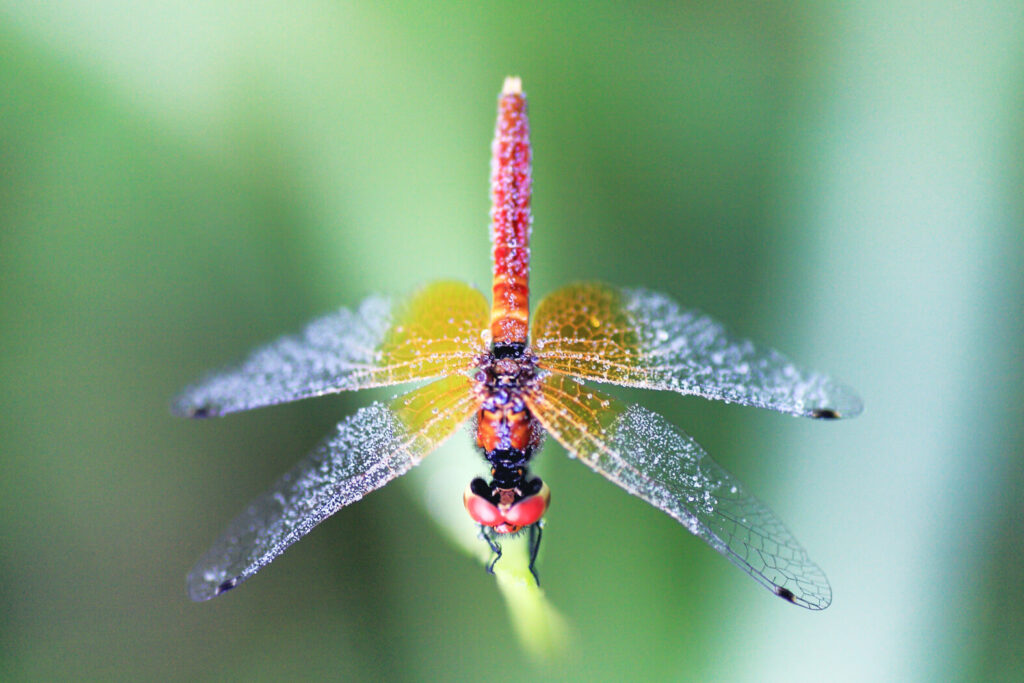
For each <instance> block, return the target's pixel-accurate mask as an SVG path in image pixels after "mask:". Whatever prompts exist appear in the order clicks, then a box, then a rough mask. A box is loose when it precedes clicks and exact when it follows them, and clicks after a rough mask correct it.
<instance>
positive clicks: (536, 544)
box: [530, 520, 544, 587]
mask: <svg viewBox="0 0 1024 683" xmlns="http://www.w3.org/2000/svg"><path fill="white" fill-rule="evenodd" d="M543 526H544V522H543V520H538V521H537V522H534V523H533V524H531V525H530V573H531V574H533V580H534V581H536V582H537V586H538V587H540V576H539V575H538V574H537V554H538V553H539V552H540V539H541V535H542V533H543Z"/></svg>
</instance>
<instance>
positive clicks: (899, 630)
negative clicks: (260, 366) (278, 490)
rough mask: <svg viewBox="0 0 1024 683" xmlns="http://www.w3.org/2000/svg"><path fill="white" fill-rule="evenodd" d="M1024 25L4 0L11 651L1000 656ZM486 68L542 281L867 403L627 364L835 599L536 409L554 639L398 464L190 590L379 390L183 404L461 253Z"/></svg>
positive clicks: (37, 674) (71, 669)
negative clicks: (551, 429) (507, 125)
mask: <svg viewBox="0 0 1024 683" xmlns="http://www.w3.org/2000/svg"><path fill="white" fill-rule="evenodd" d="M1022 35H1024V5H1022V4H1021V3H1020V2H1019V1H1012V0H1011V1H1005V2H991V3H962V4H961V3H948V4H947V3H942V4H936V3H927V2H896V3H893V2H883V1H867V2H859V3H843V2H831V3H802V2H795V3H713V4H710V5H709V4H708V3H649V4H646V5H635V4H631V3H617V2H597V1H592V2H588V3H553V2H523V3H516V4H514V5H512V4H491V3H470V2H466V3H454V2H436V3H416V2H405V3H377V2H360V3H332V2H327V1H324V0H321V1H315V0H314V1H310V2H307V1H300V2H294V1H293V2H267V3H248V2H165V1H157V2H149V3H136V2H127V1H123V0H122V1H118V0H92V1H90V2H51V3H26V2H10V1H6V0H4V1H3V2H0V288H2V289H0V335H2V337H0V339H2V342H0V344H2V346H0V373H2V374H0V378H2V379H0V382H2V385H0V386H2V388H3V398H2V403H0V406H2V409H0V449H2V463H3V477H2V481H0V491H2V494H0V607H2V611H0V678H4V679H8V680H10V679H25V680H30V679H51V680H56V679H63V678H68V677H75V678H89V679H98V678H103V679H113V678H129V679H135V680H143V679H151V678H157V679H195V678H242V677H251V678H266V679H284V678H306V679H312V678H345V679H352V680H358V679H368V680H373V679H387V680H432V679H439V680H481V679H485V678H497V677H506V676H508V675H512V676H515V677H528V678H530V679H534V680H536V679H541V680H544V679H548V678H550V679H553V680H554V679H575V680H590V681H601V680H609V681H612V680H626V679H632V680H636V679H641V680H756V681H764V680H825V679H827V680H872V681H879V680H900V681H908V680H924V681H931V680H940V679H959V680H972V679H973V680H978V679H988V680H1000V679H1002V680H1019V677H1020V676H1021V675H1022V651H1024V647H1022V637H1024V581H1022V568H1024V542H1022V540H1021V539H1022V537H1024V521H1022V511H1024V473H1022V467H1021V459H1022V454H1024V433H1022V424H1024V411H1022V407H1021V406H1022V399H1024V389H1022V386H1024V382H1022V380H1024V377H1022V367H1024V354H1022V341H1021V340H1022V335H1024V312H1022V311H1024V306H1022V289H1024V288H1022V279H1024V278H1022V268H1021V263H1022V262H1024V248H1022V237H1024V234H1022V233H1024V231H1022V221H1024V192H1022V181H1024V163H1022V158H1024V157H1022V154H1024V116H1022V112H1024V42H1022V41H1021V36H1022ZM509 73H517V74H520V75H521V76H522V77H523V79H524V82H525V87H526V90H527V92H528V94H529V96H530V101H531V117H532V126H533V141H534V145H535V204H534V206H535V212H536V222H535V230H534V235H533V253H534V258H533V269H534V270H533V273H534V274H533V281H532V284H533V291H534V292H536V293H538V294H540V293H543V292H546V291H550V290H552V289H553V288H555V287H557V286H559V285H561V284H564V283H567V282H570V281H573V280H577V279H587V278H591V279H592V278H600V279H602V280H607V281H610V282H613V283H618V284H624V285H644V286H647V287H651V288H655V289H660V290H662V291H665V292H667V293H669V294H671V295H672V296H674V297H675V298H676V299H677V300H679V301H681V302H684V303H685V304H687V305H691V306H697V307H700V308H702V309H704V310H705V311H708V312H711V313H713V314H714V315H715V316H716V317H717V318H719V319H721V320H724V321H727V322H728V323H729V324H730V325H731V327H732V328H733V329H734V330H736V331H738V332H740V333H742V334H744V335H746V336H750V337H753V338H755V339H758V340H760V341H762V342H764V343H767V344H770V345H772V346H775V347H777V348H779V349H782V350H784V351H785V352H786V353H788V354H789V355H790V356H792V357H793V358H795V359H798V360H799V361H800V362H802V363H805V364H808V365H810V366H812V367H816V368H820V369H823V370H826V371H828V372H830V373H832V374H834V375H835V376H837V377H839V378H841V379H843V380H844V381H846V382H847V383H849V384H850V385H852V386H854V387H856V388H857V389H858V391H859V392H860V393H861V395H862V397H863V398H864V401H865V405H866V410H865V413H864V414H863V415H862V416H861V417H859V418H858V419H856V420H851V421H846V422H838V423H836V422H832V423H817V422H813V421H801V420H796V419H792V418H788V417H785V416H781V415H777V414H770V413H765V412H761V411H757V410H753V409H745V408H740V407H736V406H726V405H719V404H712V403H708V402H705V401H702V400H699V399H695V398H687V397H679V396H666V395H649V396H644V395H641V394H639V393H638V394H635V395H634V394H629V393H627V394H626V395H627V396H628V397H630V398H635V399H637V400H643V401H644V402H645V405H647V406H649V407H651V408H653V409H655V410H658V411H660V412H662V413H663V414H665V415H667V416H668V417H669V418H670V419H671V420H672V421H673V422H675V423H676V424H678V425H679V426H681V427H682V428H684V429H685V430H687V431H688V432H689V433H690V434H692V435H693V436H695V437H696V438H697V439H698V440H699V441H700V442H701V443H702V444H704V446H705V447H706V448H707V449H708V451H709V452H710V453H711V454H712V455H713V456H714V457H715V458H716V459H717V460H718V461H719V462H721V463H722V464H723V465H724V466H725V467H727V468H728V469H730V470H731V471H733V472H734V473H735V474H736V475H737V476H738V477H739V478H740V479H741V480H742V481H744V482H745V483H746V484H747V485H748V487H749V488H750V489H751V490H752V491H753V492H754V493H755V494H756V495H758V496H759V497H761V498H762V499H764V500H766V501H767V502H768V503H769V504H770V505H771V506H772V507H773V508H774V509H775V510H776V511H777V512H778V513H779V515H780V516H781V517H782V519H784V520H786V521H787V522H788V524H789V526H790V528H791V529H792V531H793V532H794V534H795V535H796V536H797V537H798V538H799V539H800V540H801V541H802V543H803V544H804V545H805V547H806V548H807V549H808V550H809V552H810V554H811V556H812V557H813V558H815V559H816V560H817V562H818V563H819V564H820V565H821V566H822V567H823V568H824V569H825V571H826V573H827V574H828V576H829V578H830V579H831V582H832V586H833V590H834V595H835V600H834V603H833V605H832V607H831V608H829V609H828V610H827V611H825V612H823V613H810V612H807V611H805V610H801V609H798V608H795V607H792V606H790V605H788V604H786V603H784V602H783V601H781V600H778V599H775V598H773V597H772V596H771V595H770V594H769V593H767V592H766V591H764V590H763V589H762V588H761V587H759V586H758V585H757V584H756V583H755V582H754V581H752V580H751V579H750V578H748V577H747V576H745V575H744V574H743V573H742V572H740V571H738V570H736V569H735V568H733V567H732V566H731V565H730V564H729V563H728V562H727V561H726V560H725V559H724V558H722V557H720V556H719V555H718V554H717V553H715V552H713V551H712V550H710V549H709V548H708V547H707V546H706V545H705V544H703V543H702V542H700V541H699V540H697V539H695V538H693V537H691V536H689V535H688V534H687V533H686V532H685V531H684V530H683V529H682V528H681V527H680V526H679V525H678V524H676V523H674V522H673V521H672V520H671V519H669V518H668V517H666V516H665V515H662V514H661V513H659V512H657V511H656V510H654V509H653V508H650V507H649V506H647V505H646V504H644V503H642V502H641V501H639V500H638V499H633V498H631V497H629V496H627V495H625V494H624V493H623V492H622V491H620V490H619V489H618V488H616V487H614V486H612V485H610V484H608V483H606V482H605V481H604V480H602V479H601V478H600V477H598V476H596V475H594V474H592V473H591V472H590V471H589V470H587V469H586V468H585V467H582V466H580V465H579V464H578V463H575V462H571V461H569V460H568V459H566V458H565V457H564V454H563V452H562V451H561V449H560V448H559V447H558V446H557V444H554V443H550V444H548V446H547V448H546V449H545V451H544V453H543V455H542V456H541V458H540V460H542V461H543V465H542V466H543V470H542V473H543V474H544V476H545V477H546V478H547V479H548V480H549V481H550V482H551V486H552V489H553V490H554V491H555V499H554V503H553V508H552V510H551V513H550V515H549V518H548V527H547V530H546V534H545V549H544V554H543V557H542V562H541V567H540V569H541V573H542V577H543V579H544V588H545V590H546V592H547V595H548V597H549V598H550V599H551V601H552V603H553V604H554V605H555V606H556V607H557V608H558V610H559V611H560V612H561V613H562V614H563V615H564V616H565V617H566V619H567V620H568V622H569V623H570V624H571V627H572V630H573V639H572V642H571V646H570V648H569V649H568V651H567V652H565V654H563V655H562V656H559V657H556V658H555V659H553V660H551V661H548V662H546V663H532V662H531V661H530V660H528V659H527V658H526V657H525V656H524V654H523V652H522V651H521V650H520V649H519V646H518V645H517V644H516V641H515V638H514V636H513V633H512V630H511V627H510V626H509V623H508V620H507V618H506V614H505V611H504V607H503V604H502V601H501V598H500V596H499V594H498V592H497V590H496V589H495V585H494V579H493V578H492V577H491V576H489V575H487V574H486V573H485V572H483V571H482V569H481V568H480V566H479V565H478V564H477V563H476V561H475V560H473V559H471V558H469V557H467V556H466V555H465V554H463V553H461V552H460V551H458V550H456V549H454V548H453V547H452V546H451V545H450V544H449V543H448V542H447V541H446V540H445V536H444V535H443V533H442V532H441V531H440V530H439V529H438V528H437V527H436V526H434V525H433V524H432V523H430V522H429V521H427V520H426V519H424V516H423V512H422V508H421V506H420V505H419V504H418V503H417V502H416V499H417V497H418V496H420V495H422V493H421V491H420V487H419V484H418V483H417V482H416V481H402V482H399V483H396V484H394V485H392V486H389V487H387V488H386V489H384V490H382V491H380V492H377V493H374V494H373V495H372V496H370V497H369V498H367V499H366V500H364V501H362V502H360V503H359V504H358V505H355V506H353V507H352V508H349V509H347V510H344V511H343V512H342V513H340V514H338V515H337V516H336V517H334V518H333V519H331V520H330V521H329V522H328V523H326V524H324V525H323V526H322V527H321V528H319V529H317V530H316V531H315V532H314V533H313V534H311V535H310V536H309V537H308V538H306V539H305V540H303V541H302V542H301V543H299V544H297V545H296V546H295V547H294V548H292V549H291V550H289V552H288V553H287V554H285V555H284V556H283V557H282V558H280V559H279V560H277V561H276V562H275V563H274V564H273V565H271V566H270V567H268V568H267V569H265V570H264V571H263V572H261V573H260V575H259V576H257V577H256V578H255V579H253V580H252V581H250V582H248V583H247V584H246V585H245V586H244V587H242V588H240V589H239V590H237V591H235V592H233V593H232V594H229V595H227V596H225V597H222V598H219V599H217V600H214V601H212V602H210V603H206V604H192V603H190V602H189V601H188V600H187V598H186V595H185V589H184V577H185V574H186V572H187V571H188V569H189V568H190V567H191V566H192V564H193V562H194V561H195V559H196V558H197V557H198V556H199V555H200V554H201V553H202V552H203V551H204V550H205V549H206V548H207V546H208V545H209V543H210V542H211V541H212V539H213V538H214V537H215V536H216V535H217V534H218V533H219V532H220V531H221V529H222V528H223V527H224V526H225V524H226V523H227V522H228V521H229V519H230V518H231V517H232V516H233V515H234V514H235V513H236V512H237V511H238V510H239V509H240V508H241V507H242V506H243V505H244V504H245V503H246V502H247V501H248V500H249V499H250V498H252V497H253V496H255V495H256V494H257V493H259V492H260V491H261V490H262V489H264V488H266V487H267V486H268V485H269V484H270V483H271V482H272V481H273V480H274V479H275V478H276V477H277V476H278V475H279V474H280V473H281V472H283V471H284V470H285V469H287V468H288V467H290V466H291V465H292V464H293V463H294V462H295V461H296V460H298V459H299V457H300V456H301V455H302V454H303V453H304V452H305V451H306V450H308V449H309V448H310V447H311V446H312V445H314V444H315V443H316V442H317V441H318V440H319V439H320V437H321V436H322V435H324V434H326V433H327V432H328V431H330V429H331V427H332V425H333V424H334V423H335V422H336V421H338V420H339V419H340V418H341V417H342V416H344V415H346V414H349V413H351V412H352V411H354V410H355V409H356V408H357V407H358V406H360V405H364V404H365V403H366V402H368V401H370V400H371V399H373V398H379V397H380V396H383V395H384V394H376V395H374V394H372V393H370V394H360V395H345V396H335V397H328V398H323V399H319V400H316V401H306V402H302V403H299V404H295V405H290V406H283V407H278V408H273V409H266V410H261V411H257V412H254V413H251V414H241V415H236V416H233V417H230V418H227V419H224V420H217V421H205V422H189V421H185V420H179V419H175V418H173V417H171V415H170V414H169V411H168V406H169V401H170V399H171V397H172V396H173V395H174V393H175V392H177V391H178V390H179V389H180V388H182V387H183V386H184V385H185V384H187V383H189V382H192V381H194V380H195V379H196V378H197V377H199V376H200V375H201V374H202V373H203V372H205V371H207V370H210V369H213V368H216V367H219V366H221V365H223V364H225V363H228V362H230V361H233V360H236V359H237V358H238V357H239V356H241V355H242V354H244V353H245V352H246V351H247V350H248V349H249V348H251V347H252V346H254V345H256V344H258V343H261V342H264V341H267V340H269V339H272V338H273V337H275V336H277V335H278V334H280V333H283V332H287V331H293V330H296V329H298V328H299V327H300V326H301V324H302V323H303V322H304V321H306V320H307V319H309V318H311V317H313V316H315V315H317V314H320V313H323V312H325V311H328V310H331V309H332V308H334V307H336V306H339V305H350V306H351V305H354V304H356V303H358V302H359V300H360V299H361V298H362V297H363V296H365V295H367V294H369V293H373V292H383V293H395V294H397V293H401V292H404V291H407V290H408V289H410V288H411V287H413V286H415V285H416V284H418V283H422V282H424V281H427V280H430V279H432V278H436V277H441V276H445V277H456V278H461V279H466V280H469V281H473V282H475V283H478V284H480V285H483V286H484V287H485V288H486V286H487V285H488V282H489V269H490V264H489V261H488V255H489V242H488V234H487V211H488V208H489V206H488V180H487V174H488V163H489V144H490V140H491V135H492V130H493V121H494V109H495V98H496V95H497V92H498V90H499V89H500V86H501V82H502V79H503V77H504V76H505V75H507V74H509ZM456 439H462V440H463V441H464V442H465V444H464V446H463V447H462V448H461V452H460V453H459V454H457V455H456V456H455V457H465V458H472V457H476V456H474V455H472V452H471V450H470V449H469V447H468V441H469V440H468V438H466V437H465V436H463V435H461V434H460V435H459V436H457V437H456ZM439 455H440V456H441V457H449V455H448V454H447V452H446V453H445V454H439ZM434 485H435V486H441V487H448V488H450V491H441V493H442V494H444V493H447V494H450V495H451V496H459V495H461V491H462V488H463V486H464V485H465V481H461V480H459V481H450V482H440V483H438V482H436V481H435V483H434Z"/></svg>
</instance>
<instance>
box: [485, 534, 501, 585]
mask: <svg viewBox="0 0 1024 683" xmlns="http://www.w3.org/2000/svg"><path fill="white" fill-rule="evenodd" d="M480 538H482V539H483V540H485V541H487V545H488V546H489V547H490V549H491V555H492V557H491V561H490V562H488V563H487V573H488V574H493V573H494V565H496V564H497V563H498V560H500V559H501V544H500V543H498V541H496V540H495V539H494V537H493V536H492V535H491V534H490V533H488V527H486V526H484V525H483V524H481V525H480Z"/></svg>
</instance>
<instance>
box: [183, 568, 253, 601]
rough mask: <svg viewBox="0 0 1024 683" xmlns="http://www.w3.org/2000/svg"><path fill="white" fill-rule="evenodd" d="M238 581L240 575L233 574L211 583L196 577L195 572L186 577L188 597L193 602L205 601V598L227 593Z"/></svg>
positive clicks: (240, 579)
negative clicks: (218, 581)
mask: <svg viewBox="0 0 1024 683" xmlns="http://www.w3.org/2000/svg"><path fill="white" fill-rule="evenodd" d="M240 583H242V577H241V576H235V577H233V578H230V579H228V580H226V581H221V582H220V583H213V582H212V581H207V580H205V579H203V578H202V577H197V576H196V575H195V574H191V575H189V577H188V597H189V598H190V599H191V600H192V601H193V602H206V601H207V600H212V599H213V598H215V597H217V596H218V595H223V594H224V593H227V592H228V591H229V590H231V589H232V588H235V587H236V586H238V584H240Z"/></svg>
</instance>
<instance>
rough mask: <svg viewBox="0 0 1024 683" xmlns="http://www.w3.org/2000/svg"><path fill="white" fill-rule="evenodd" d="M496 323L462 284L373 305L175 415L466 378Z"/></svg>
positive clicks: (270, 356) (314, 329)
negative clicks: (487, 332)
mask: <svg viewBox="0 0 1024 683" xmlns="http://www.w3.org/2000/svg"><path fill="white" fill-rule="evenodd" d="M488 316H489V308H488V304H487V300H486V299H485V298H484V296H483V294H481V293H480V292H478V291H477V290H475V289H473V288H472V287H470V286H469V285H467V284H464V283H461V282H447V281H446V282H435V283H433V284H430V285H427V286H426V287H423V288H422V289H420V290H418V291H416V292H415V293H413V294H412V295H411V296H409V297H407V298H406V299H404V300H401V301H398V302H392V301H390V300H388V299H385V298H382V297H372V298H370V299H367V300H366V301H364V302H363V304H362V305H361V306H360V307H359V310H358V311H356V312H352V311H349V310H347V309H344V308H343V309H341V310H339V311H337V312H336V313H332V314H330V315H327V316H324V317H323V318H320V319H318V320H315V321H313V322H312V323H310V324H309V325H308V326H307V327H306V329H304V330H303V331H302V332H301V333H299V334H297V335H292V336H287V337H282V338H281V339H278V340H277V341H275V342H272V343H271V344H268V345H267V346H264V347H262V348H260V349H257V350H256V351H254V352H253V353H252V354H251V355H250V356H249V357H248V358H247V359H246V360H245V362H243V363H242V364H241V365H239V366H238V367H236V368H232V369H230V370H227V371H224V372H221V373H217V374H214V375H212V376H211V377H208V378H207V379H205V380H204V381H202V382H200V383H199V384H197V385H196V386H193V387H191V388H189V389H187V390H186V391H185V392H184V393H183V394H182V395H181V396H180V397H178V398H177V399H176V400H175V403H174V412H176V413H177V414H179V415H184V416H188V417H210V416H214V415H224V414H226V413H233V412H236V411H239V410H248V409H250V408H259V407H261V406H268V405H274V404H277V403H287V402H289V401H296V400H298V399H302V398H309V397H311V396H320V395H323V394H330V393H335V392H339V391H348V390H354V389H365V388H368V387H377V386H385V385H391V384H400V383H402V382H409V381H413V380H420V379H429V378H431V377H438V376H442V375H448V374H452V373H454V372H459V371H461V370H464V369H466V368H468V367H470V366H472V365H473V363H474V362H475V359H476V356H477V355H478V354H479V353H480V352H481V351H483V350H485V348H486V347H485V344H484V342H483V340H482V338H481V333H482V332H483V331H484V330H485V329H486V328H487V326H488V323H489V317H488Z"/></svg>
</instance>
